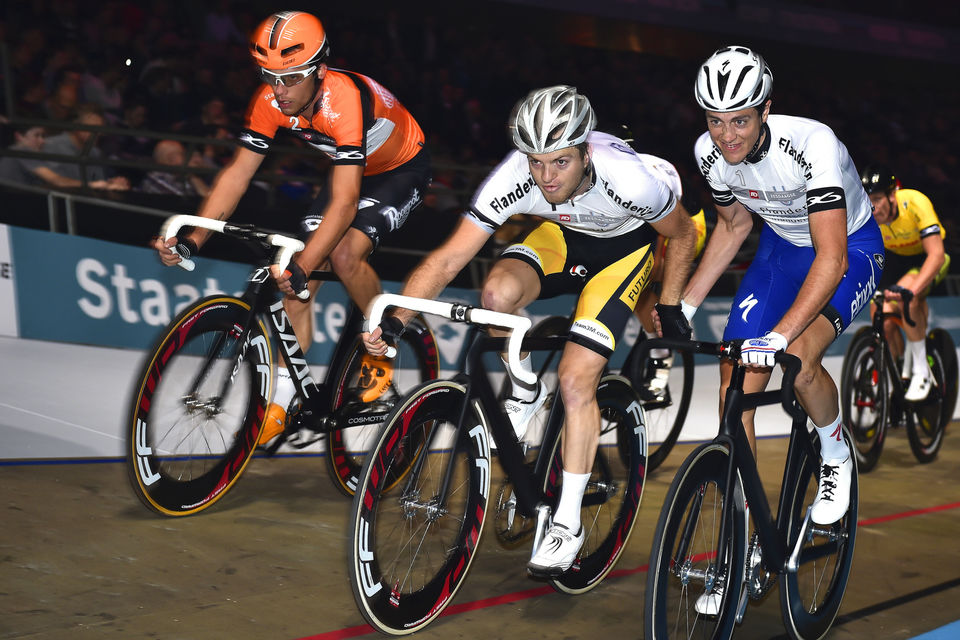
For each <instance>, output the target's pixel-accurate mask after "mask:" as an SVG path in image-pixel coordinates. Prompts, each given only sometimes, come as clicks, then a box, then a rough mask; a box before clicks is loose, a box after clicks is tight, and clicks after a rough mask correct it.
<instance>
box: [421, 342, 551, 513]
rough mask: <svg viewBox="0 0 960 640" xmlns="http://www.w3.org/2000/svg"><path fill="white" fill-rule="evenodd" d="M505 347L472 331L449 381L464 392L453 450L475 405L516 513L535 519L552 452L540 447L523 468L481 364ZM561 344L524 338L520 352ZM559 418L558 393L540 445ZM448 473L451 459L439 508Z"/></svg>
mask: <svg viewBox="0 0 960 640" xmlns="http://www.w3.org/2000/svg"><path fill="white" fill-rule="evenodd" d="M506 344H507V339H506V338H495V337H491V336H488V335H486V334H483V333H481V332H479V331H475V335H474V336H473V338H472V340H471V343H470V347H469V349H468V350H467V353H466V355H465V359H464V364H463V367H462V369H461V372H460V373H458V374H457V375H456V376H454V378H453V380H454V381H455V382H457V383H459V384H462V385H463V386H464V387H465V388H466V390H467V398H466V402H465V404H464V407H463V410H462V411H461V414H460V418H459V422H458V424H457V426H456V433H455V436H454V438H455V439H454V446H457V445H458V443H459V442H460V438H462V437H464V431H463V430H464V426H465V417H466V415H467V407H468V406H469V405H470V404H473V403H478V404H479V406H480V409H481V411H482V413H483V415H484V416H485V417H486V418H487V420H488V421H489V426H490V435H491V436H492V437H493V440H494V442H496V444H497V456H498V457H499V458H500V465H501V466H502V467H503V469H504V471H506V473H507V476H508V477H509V479H510V482H511V484H512V485H513V490H514V494H515V495H516V498H517V508H518V511H519V513H520V514H521V515H522V516H524V517H527V518H530V517H534V516H536V512H537V505H538V504H540V503H542V502H543V498H544V495H543V489H542V487H541V486H539V482H538V479H541V478H544V477H546V475H545V474H546V472H547V468H548V465H549V464H550V462H551V459H552V453H553V452H552V450H551V447H549V446H541V447H540V452H539V453H538V454H537V459H536V461H535V463H534V466H533V468H532V469H531V468H530V467H529V466H527V465H526V463H525V460H524V451H523V448H522V447H521V445H520V443H519V442H518V441H517V438H516V434H515V433H514V431H513V426H512V425H511V423H510V419H509V418H508V417H507V415H506V413H504V411H503V409H502V408H501V406H500V403H499V402H498V401H497V394H496V393H495V392H494V390H493V387H492V386H491V384H490V378H489V376H488V372H487V368H486V366H485V365H484V364H483V356H484V354H486V353H490V352H497V353H500V352H503V351H506ZM564 344H566V338H565V337H553V336H551V337H544V338H539V337H530V338H524V340H523V346H522V350H523V351H548V350H555V349H562V348H563V345H564ZM562 415H563V401H562V399H561V398H560V394H559V393H558V394H556V395H555V396H554V402H553V406H552V407H551V409H550V415H549V417H548V418H547V426H546V430H545V432H544V436H543V442H544V443H552V442H554V440H555V438H556V436H557V434H558V433H559V431H560V429H561V427H562V425H563V421H562V419H561V417H562ZM452 472H453V459H452V458H451V460H450V465H448V467H447V469H446V473H445V480H444V486H443V487H442V490H441V494H440V502H441V504H444V503H445V501H446V495H447V488H448V486H449V479H450V477H451V474H452ZM411 475H415V474H411Z"/></svg>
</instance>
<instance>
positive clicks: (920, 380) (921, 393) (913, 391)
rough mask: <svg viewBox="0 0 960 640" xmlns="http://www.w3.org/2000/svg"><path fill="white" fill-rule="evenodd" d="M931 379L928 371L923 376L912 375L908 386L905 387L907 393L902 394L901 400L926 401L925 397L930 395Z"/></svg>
mask: <svg viewBox="0 0 960 640" xmlns="http://www.w3.org/2000/svg"><path fill="white" fill-rule="evenodd" d="M931 378H932V376H931V375H930V370H929V369H928V370H927V371H926V372H925V373H923V374H916V373H914V374H913V377H912V378H910V386H909V387H907V392H906V393H904V394H903V399H904V400H906V401H907V402H920V401H921V400H926V399H927V396H928V395H930V389H931V387H933V380H932V379H931Z"/></svg>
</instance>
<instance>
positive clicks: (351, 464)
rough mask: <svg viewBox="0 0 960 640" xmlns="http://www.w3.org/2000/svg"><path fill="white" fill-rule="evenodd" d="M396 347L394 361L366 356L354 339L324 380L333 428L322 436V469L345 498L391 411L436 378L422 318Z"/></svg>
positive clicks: (431, 346)
mask: <svg viewBox="0 0 960 640" xmlns="http://www.w3.org/2000/svg"><path fill="white" fill-rule="evenodd" d="M396 347H397V355H396V357H394V358H385V357H377V356H371V355H370V354H368V353H367V351H366V349H364V347H363V344H362V343H361V342H360V338H359V336H358V337H356V338H355V339H354V342H353V347H352V348H351V349H350V351H349V353H348V354H347V357H346V359H344V360H343V362H341V363H339V365H337V364H335V363H331V366H335V367H336V370H335V371H334V375H333V376H332V377H331V378H328V379H330V380H333V388H332V389H331V391H332V396H331V400H332V402H331V404H332V407H331V408H332V416H333V420H334V422H335V424H336V428H335V429H334V430H333V431H331V432H330V434H329V437H328V438H327V456H326V461H327V471H328V472H329V473H330V479H331V480H332V482H333V484H334V486H335V487H336V488H337V489H338V490H339V491H340V492H341V493H343V494H344V495H345V496H347V497H350V496H352V495H353V493H354V491H356V488H357V482H358V479H359V477H360V468H361V467H362V466H363V460H364V458H365V457H366V455H367V452H368V451H369V450H370V447H371V446H373V443H374V442H375V441H376V439H377V437H378V436H379V434H380V430H381V428H382V426H383V424H384V422H386V420H387V417H388V416H389V414H390V410H391V409H393V406H394V405H395V404H396V403H397V402H399V401H400V399H401V398H403V397H404V396H406V395H407V393H408V392H409V391H410V390H411V389H413V388H414V387H415V386H417V385H418V384H420V383H422V382H425V381H427V380H433V379H436V377H437V374H438V373H439V370H440V362H439V355H438V353H437V346H436V342H435V341H434V338H433V333H432V332H431V331H430V328H429V327H428V326H427V324H426V323H424V322H423V321H422V320H421V319H419V318H418V319H414V320H413V321H411V322H410V323H408V324H407V327H406V329H405V330H404V332H403V335H402V336H400V339H399V340H398V341H397V345H396ZM400 471H402V470H400ZM398 478H399V476H396V477H395V478H394V480H396V479H398Z"/></svg>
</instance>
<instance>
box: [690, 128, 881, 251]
mask: <svg viewBox="0 0 960 640" xmlns="http://www.w3.org/2000/svg"><path fill="white" fill-rule="evenodd" d="M767 127H768V129H767V136H766V139H765V140H764V142H763V144H762V145H761V147H760V148H759V149H757V151H756V152H755V153H754V154H752V156H751V157H750V158H749V159H747V160H744V161H743V162H741V163H739V164H736V165H731V164H728V163H727V162H726V161H725V160H724V159H723V156H722V155H721V154H720V150H719V149H718V148H717V147H716V146H715V145H714V144H713V141H712V140H711V139H710V133H709V132H707V133H704V134H703V135H701V136H700V138H699V139H698V140H697V143H696V145H695V146H694V154H695V156H696V159H697V163H698V164H699V165H700V172H701V173H702V174H703V176H704V177H705V178H706V179H707V183H708V184H709V186H710V189H711V191H712V192H713V199H714V202H716V203H717V204H718V205H720V206H727V205H730V204H733V203H734V201H739V202H740V203H741V204H742V205H743V206H745V207H746V208H747V209H748V210H749V211H752V212H754V213H756V214H757V215H759V216H760V217H761V218H763V219H764V221H765V222H766V223H767V224H768V225H769V226H770V228H771V229H773V230H774V231H775V232H776V233H777V235H779V236H780V237H781V238H783V239H784V240H787V241H788V242H790V243H791V244H794V245H796V246H798V247H809V246H812V244H813V243H812V241H811V239H810V225H809V223H808V220H807V218H808V216H809V214H811V213H814V212H816V211H825V210H829V209H844V208H845V209H846V210H847V235H848V236H849V235H851V234H852V233H853V232H854V231H856V230H857V229H859V228H860V227H862V226H863V225H864V224H865V223H866V222H868V221H869V220H871V219H872V217H873V214H872V211H873V208H872V207H871V205H870V198H869V197H867V194H866V192H865V191H864V190H863V186H862V184H861V182H860V175H859V174H858V173H857V169H856V167H854V166H853V161H852V160H851V159H850V154H849V153H847V148H846V147H845V146H844V145H843V143H842V142H840V140H838V139H837V136H836V135H834V133H833V131H832V130H831V129H830V127H828V126H826V125H825V124H822V123H820V122H817V121H816V120H809V119H807V118H797V117H794V116H782V115H771V116H769V117H768V118H767Z"/></svg>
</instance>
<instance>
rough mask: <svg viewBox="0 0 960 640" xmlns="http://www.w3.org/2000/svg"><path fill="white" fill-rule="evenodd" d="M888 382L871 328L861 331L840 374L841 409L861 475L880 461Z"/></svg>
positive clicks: (851, 342)
mask: <svg viewBox="0 0 960 640" xmlns="http://www.w3.org/2000/svg"><path fill="white" fill-rule="evenodd" d="M888 388H889V379H888V378H887V374H886V372H885V370H884V364H883V353H882V351H881V348H880V342H879V340H877V339H876V337H875V336H874V334H873V329H872V328H871V327H863V328H862V329H860V330H859V331H857V333H856V334H854V336H853V339H852V340H851V341H850V346H849V347H847V354H846V356H845V357H844V359H843V370H842V372H841V374H840V407H841V410H842V411H843V423H844V424H845V425H847V428H848V429H850V435H851V436H852V438H853V444H854V447H853V450H854V452H855V453H856V456H857V465H858V466H859V467H860V471H863V472H866V471H870V470H871V469H873V467H874V466H876V464H877V460H879V459H880V452H881V451H882V450H883V440H884V435H885V433H886V425H887V415H888V412H889V406H890V400H889V391H888Z"/></svg>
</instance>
